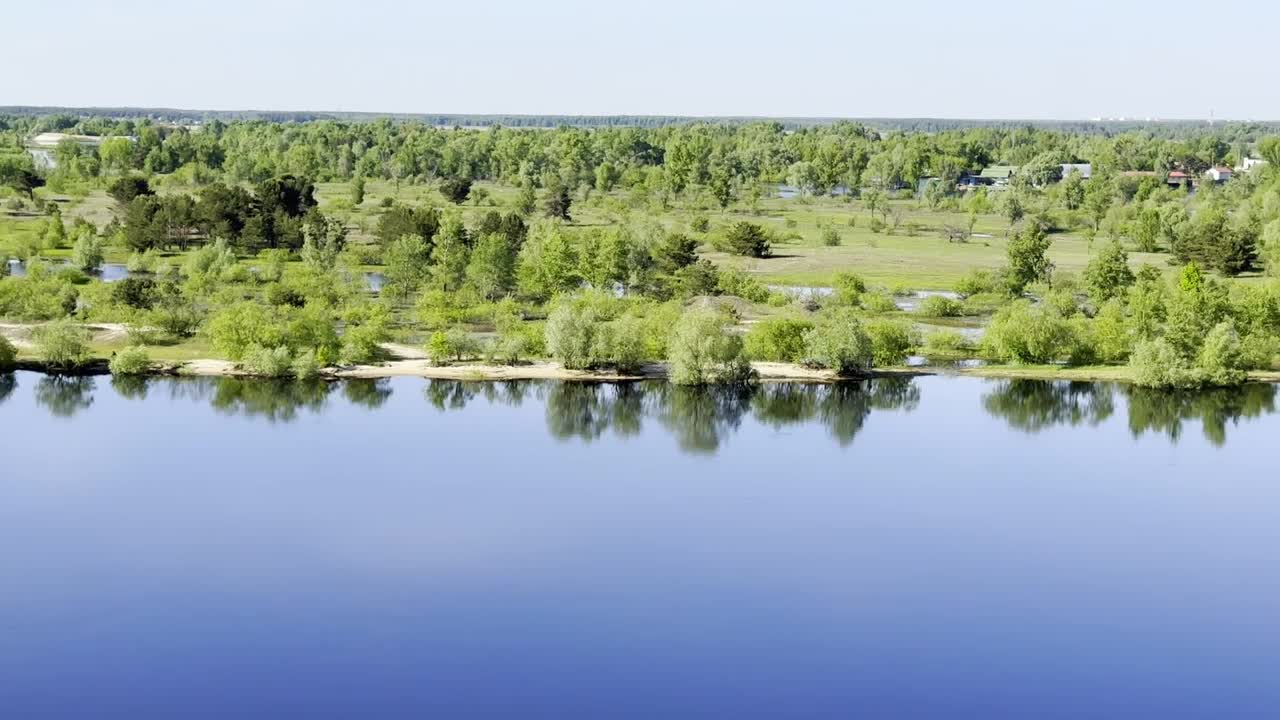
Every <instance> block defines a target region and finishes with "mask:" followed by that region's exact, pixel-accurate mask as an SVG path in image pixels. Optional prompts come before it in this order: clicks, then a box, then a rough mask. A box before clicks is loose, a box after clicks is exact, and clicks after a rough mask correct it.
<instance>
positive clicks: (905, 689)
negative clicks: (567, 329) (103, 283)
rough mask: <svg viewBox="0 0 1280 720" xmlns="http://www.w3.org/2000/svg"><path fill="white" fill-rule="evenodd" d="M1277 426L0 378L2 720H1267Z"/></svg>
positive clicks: (972, 385)
mask: <svg viewBox="0 0 1280 720" xmlns="http://www.w3.org/2000/svg"><path fill="white" fill-rule="evenodd" d="M1275 405H1276V398H1275V388H1273V387H1271V386H1256V387H1248V388H1245V389H1242V390H1238V391H1230V392H1216V393H1207V394H1202V395H1183V396H1171V395H1165V394H1159V393H1149V392H1137V393H1135V392H1132V391H1126V390H1125V389H1122V388H1118V387H1110V386H1104V385H1092V384H1067V383H1056V384H1055V383H1032V382H1008V381H983V380H977V379H963V378H922V379H917V380H914V381H910V380H894V381H877V382H874V383H868V384H861V385H856V384H855V385H848V386H841V387H836V388H828V387H815V386H795V385H773V386H766V387H764V388H761V389H758V390H755V391H729V390H721V391H714V392H700V391H691V390H676V389H672V388H670V387H668V386H666V385H660V384H640V385H623V386H615V385H573V384H532V383H510V384H468V383H456V382H428V381H425V380H419V379H408V378H406V379H398V380H395V381H380V382H360V383H349V384H334V385H324V384H296V383H294V384H289V383H268V382H260V381H239V380H153V381H150V382H146V381H126V382H121V381H119V380H115V381H113V380H112V379H110V378H105V377H103V378H89V379H65V378H61V379H60V378H50V377H45V376H41V375H35V374H30V373H17V374H16V375H0V441H2V442H3V444H4V454H3V469H2V471H0V587H3V592H0V638H2V639H0V713H3V716H4V717H14V718H26V717H130V718H140V717H184V718H187V717H222V718H230V717H235V718H245V717H270V718H281V717H309V718H315V717H344V718H350V717H415V718H418V717H440V718H468V717H520V718H530V717H538V718H543V717H551V718H576V717H588V718H600V717H603V718H615V717H637V718H641V717H642V718H653V717H663V718H679V717H714V718H744V717H795V718H851V717H867V718H1005V717H1014V718H1027V717H1035V718H1254V717H1258V718H1262V717H1274V716H1275V714H1276V712H1277V708H1280V683H1277V681H1276V671H1277V670H1280V563H1277V562H1276V558H1275V553H1276V549H1277V548H1280V508H1278V507H1277V505H1278V501H1280V491H1278V489H1277V485H1278V484H1280V474H1278V473H1277V472H1276V466H1277V462H1276V454H1275V447H1276V438H1277V437H1280V416H1277V415H1276V414H1275Z"/></svg>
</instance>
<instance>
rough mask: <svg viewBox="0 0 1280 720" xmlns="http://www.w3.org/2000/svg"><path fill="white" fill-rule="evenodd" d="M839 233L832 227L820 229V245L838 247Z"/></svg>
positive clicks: (839, 241)
mask: <svg viewBox="0 0 1280 720" xmlns="http://www.w3.org/2000/svg"><path fill="white" fill-rule="evenodd" d="M841 242H842V241H841V239H840V231H839V230H836V229H835V228H834V227H831V226H827V227H825V228H823V229H822V244H823V245H826V246H827V247H839V246H840V243H841Z"/></svg>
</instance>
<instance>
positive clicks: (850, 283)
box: [827, 272, 867, 307]
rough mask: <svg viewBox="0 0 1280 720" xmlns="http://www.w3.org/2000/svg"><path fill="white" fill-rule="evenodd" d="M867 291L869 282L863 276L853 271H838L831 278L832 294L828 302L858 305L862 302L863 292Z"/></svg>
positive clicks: (845, 305) (839, 304)
mask: <svg viewBox="0 0 1280 720" xmlns="http://www.w3.org/2000/svg"><path fill="white" fill-rule="evenodd" d="M866 291H867V283H866V281H864V280H863V279H862V277H861V276H859V275H855V274H854V273H851V272H838V273H836V274H835V277H833V278H832V279H831V296H830V297H829V298H828V301H827V302H828V304H831V305H838V306H841V307H858V306H859V305H861V304H862V294H863V293H865V292H866Z"/></svg>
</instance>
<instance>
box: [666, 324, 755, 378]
mask: <svg viewBox="0 0 1280 720" xmlns="http://www.w3.org/2000/svg"><path fill="white" fill-rule="evenodd" d="M732 325H733V319H732V318H730V317H729V316H727V315H725V314H723V313H718V312H715V311H713V310H706V309H693V310H689V311H688V312H686V313H684V314H683V315H681V316H680V320H679V321H677V322H676V324H675V327H674V328H673V329H672V331H671V339H670V340H669V342H668V355H667V359H668V361H669V362H670V364H671V365H670V377H671V382H673V383H675V384H677V385H705V384H708V383H737V382H745V381H747V380H749V379H750V378H751V376H752V370H751V365H750V363H748V362H747V359H746V355H745V353H744V344H743V341H742V338H741V337H740V336H738V335H736V334H734V333H733V332H732V329H731V328H732Z"/></svg>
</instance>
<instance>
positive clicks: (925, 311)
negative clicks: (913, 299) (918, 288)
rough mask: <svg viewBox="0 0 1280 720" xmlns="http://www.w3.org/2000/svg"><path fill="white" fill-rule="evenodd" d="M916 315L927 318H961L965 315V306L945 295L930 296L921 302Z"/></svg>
mask: <svg viewBox="0 0 1280 720" xmlns="http://www.w3.org/2000/svg"><path fill="white" fill-rule="evenodd" d="M916 314H917V315H923V316H925V317H960V316H961V315H963V314H964V305H963V304H962V303H961V302H960V301H959V300H955V299H953V298H949V297H947V296H945V295H930V296H928V297H926V298H924V299H923V300H921V301H920V305H919V307H917V308H916Z"/></svg>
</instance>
